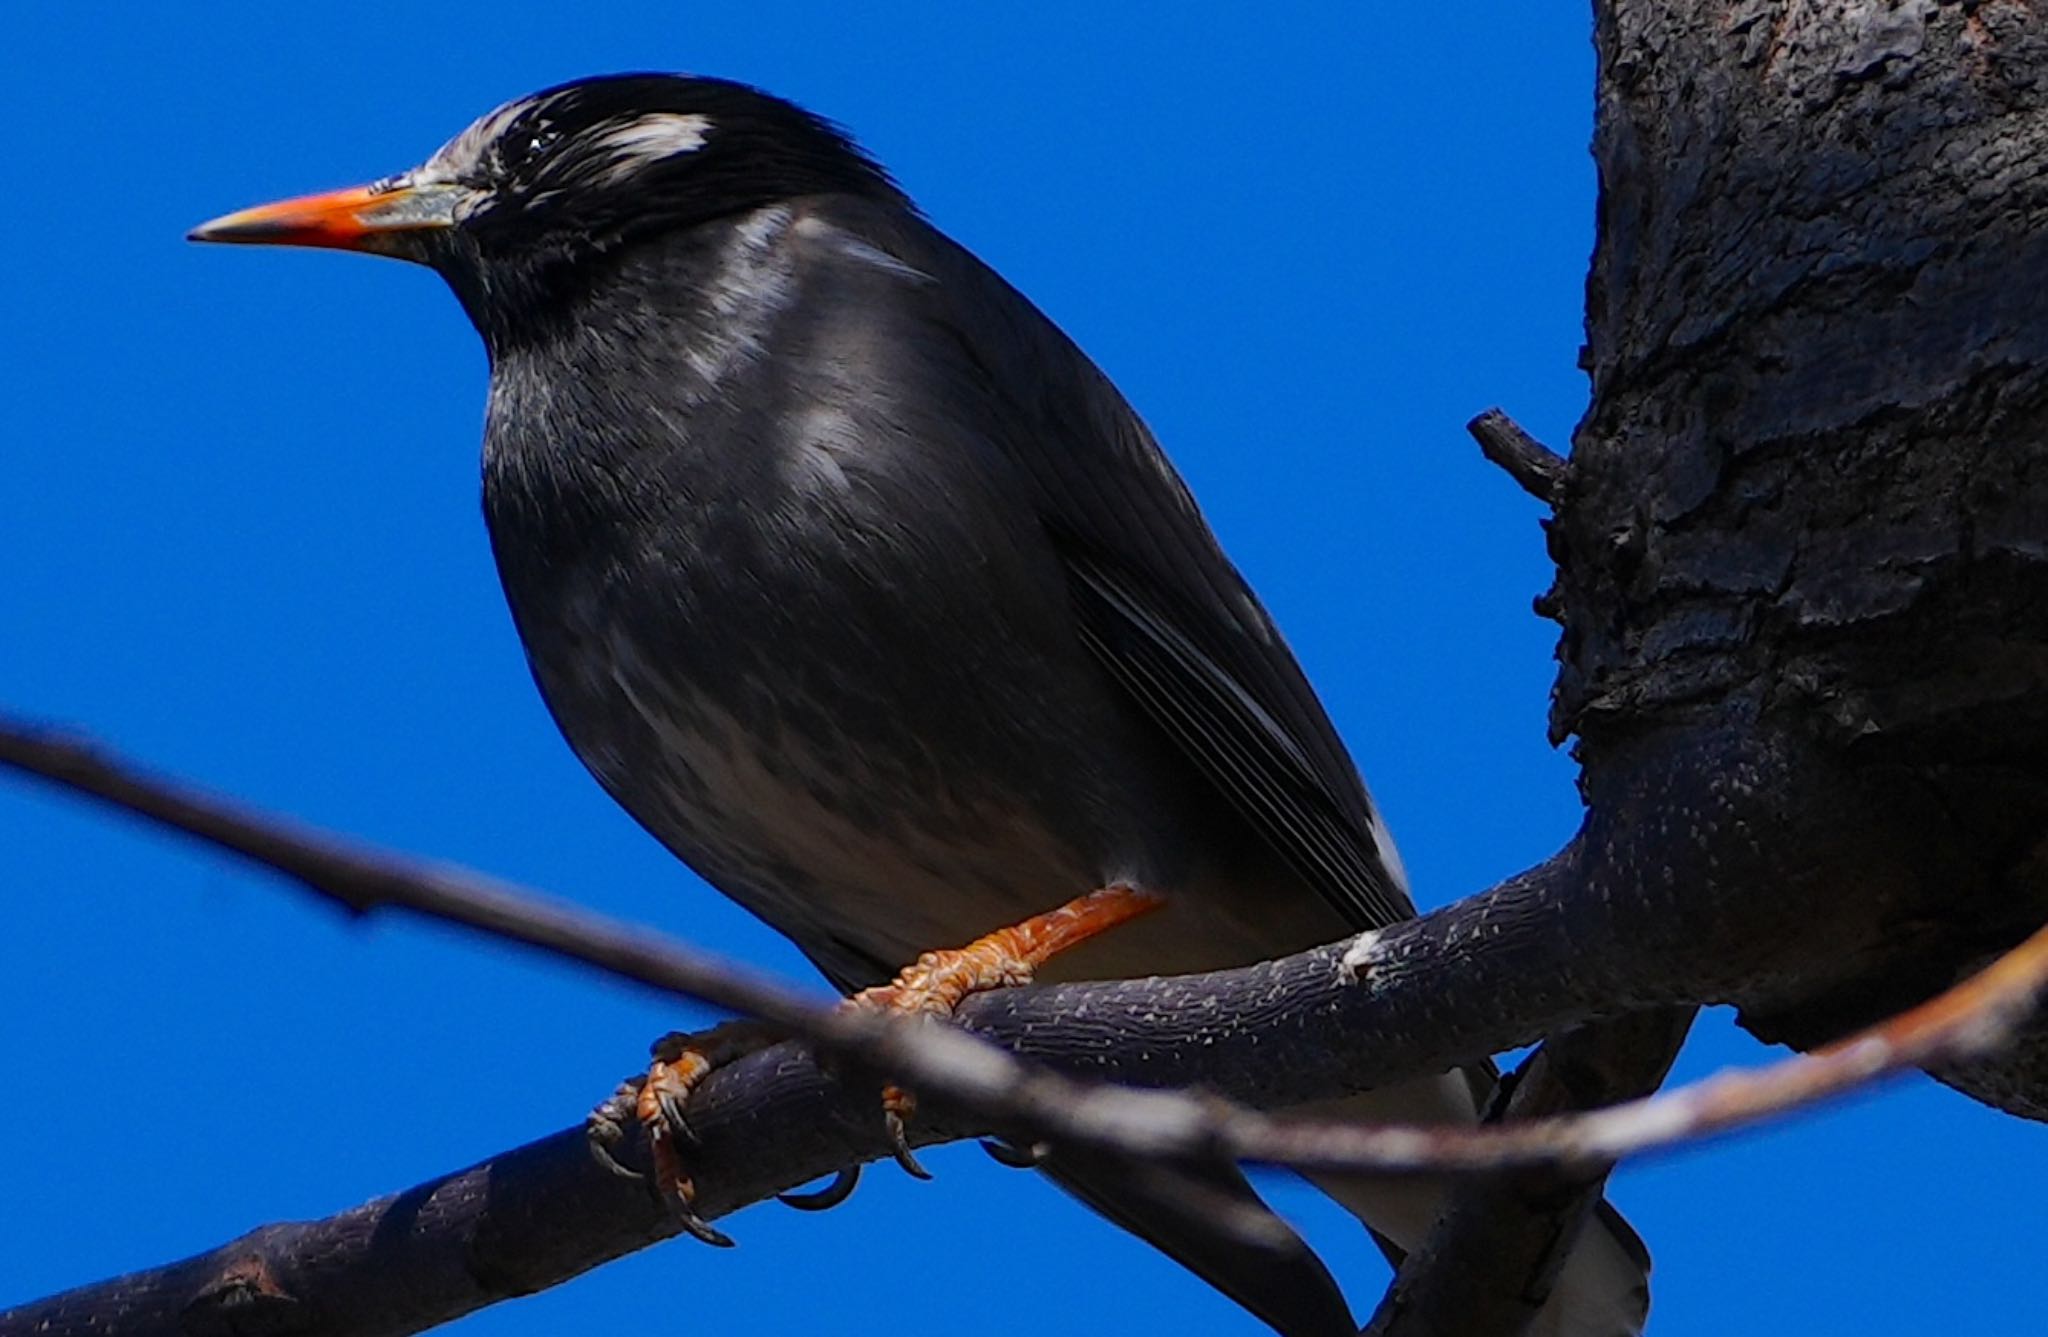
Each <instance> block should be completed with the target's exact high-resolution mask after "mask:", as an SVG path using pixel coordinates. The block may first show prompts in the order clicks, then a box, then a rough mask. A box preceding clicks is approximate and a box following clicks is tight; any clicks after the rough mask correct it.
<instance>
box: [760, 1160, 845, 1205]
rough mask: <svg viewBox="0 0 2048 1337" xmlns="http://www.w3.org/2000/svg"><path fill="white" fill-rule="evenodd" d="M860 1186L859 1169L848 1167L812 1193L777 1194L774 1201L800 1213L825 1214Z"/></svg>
mask: <svg viewBox="0 0 2048 1337" xmlns="http://www.w3.org/2000/svg"><path fill="white" fill-rule="evenodd" d="M859 1185H860V1167H859V1166H858V1165H849V1166H847V1167H846V1168H845V1169H844V1170H840V1171H838V1172H836V1173H835V1174H834V1175H833V1176H832V1182H831V1183H829V1184H827V1185H825V1187H823V1188H821V1189H819V1190H817V1191H816V1192H814V1193H778V1194H776V1195H775V1200H776V1201H777V1202H779V1203H781V1204H782V1205H783V1206H785V1207H794V1208H796V1209H797V1210H798V1211H800V1212H827V1211H830V1210H832V1209H833V1208H834V1207H837V1206H838V1205H839V1204H840V1203H842V1202H845V1201H846V1200H847V1199H848V1198H850V1197H852V1196H853V1190H854V1189H855V1188H857V1187H859Z"/></svg>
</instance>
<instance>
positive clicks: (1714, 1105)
mask: <svg viewBox="0 0 2048 1337" xmlns="http://www.w3.org/2000/svg"><path fill="white" fill-rule="evenodd" d="M0 764H8V765H12V766H15V767H17V768H18V769H21V770H24V771H27V772H29V773H32V774H35V775H40V776H43V777H45V778H48V779H53V780H56V781H58V782H59V783H61V784H64V785H66V786H68V787H70V788H73V789H75V790H78V791H79V792H82V793H86V794H90V795H92V796H94V797H96V798H100V799H102V800H104V801H106V802H109V803H112V804H114V805H116V806H118V807H121V808H125V809H127V810H129V811H131V812H135V813H138V814H140V815H142V816H145V817H149V818H151V819H152V820H155V821H157V822H159V823H161V824H163V825H165V826H169V827H171V828H173V829H175V830H178V831H182V832H185V833H187V834H190V835H195V836H198V837H199V838H201V839H203V840H206V841H209V842H211V843H213V844H215V845H218V846H220V847H222V848H224V849H229V850H232V851H234V852H235V853H238V854H241V855H243V856H245V857H247V858H251V859H254V860H256V861H258V862H260V863H263V864H266V865H268V866H269V867H272V868H275V869H277V870H278V871H281V872H284V873H287V874H289V875H290V876H292V877H294V878H295V879H297V880H299V881H300V882H302V883H304V884H305V885H307V886H309V887H312V888H313V889H314V890H316V891H318V892H320V893H321V894H323V895H326V896H330V897H333V898H334V899H337V900H340V901H342V902H343V903H345V904H347V905H349V906H350V907H352V908H355V909H358V910H367V909H371V908H375V907H379V906H387V905H388V906H393V907H400V908H404V909H409V910H413V911H416V912H418V913H420V914H424V915H428V916H431V917H433V918H438V919H444V920H448V921H451V922H454V923H458V924H463V925H466V926H468V927H472V928H476V929H480V930H482V931H484V932H487V933H490V934H492V935H494V936H497V937H500V938H505V939H509V940H512V941H516V942H521V943H525V944H527V945H529V946H533V947H538V948H540V949H541V950H543V951H546V952H549V953H551V954H553V955H556V956H560V957H565V958H567V959H570V960H574V961H579V962H582V963H584V964H588V965H594V966H597V967H599V968H601V969H604V970H608V971H610V972H612V973H613V974H616V975H619V976H621V977H623V978H626V979H629V980H633V981H635V982H638V983H641V984H645V985H649V986H651V987H654V988H657V989H663V990H667V991H669V992H672V993H676V994H679V995H682V996H685V997H691V998H696V999H700V1000H703V1001H706V1002H711V1003H715V1004H718V1005H721V1006H726V1007H731V1008H735V1009H737V1010H740V1011H744V1012H747V1013H750V1014H751V1015H754V1016H758V1017H761V1018H763V1019H765V1020H769V1021H773V1022H776V1023H778V1024H781V1025H785V1026H788V1027H789V1028H790V1029H791V1030H793V1031H794V1032H796V1033H797V1034H799V1035H801V1036H803V1037H804V1038H806V1039H808V1040H810V1041H812V1042H814V1043H817V1044H819V1045H821V1046H823V1047H825V1048H827V1049H830V1050H832V1051H835V1052H838V1053H841V1054H844V1055H846V1056H848V1057H850V1058H852V1059H854V1060H856V1061H858V1062H861V1063H863V1064H866V1065H868V1066H871V1067H873V1068H874V1069H876V1070H878V1071H886V1072H890V1073H893V1074H896V1075H898V1076H899V1077H900V1078H901V1079H902V1080H903V1081H905V1082H906V1084H909V1085H914V1086H917V1087H919V1088H920V1089H921V1090H923V1091H924V1092H926V1093H928V1094H929V1095H931V1096H933V1097H938V1098H942V1099H945V1100H948V1101H951V1102H953V1103H955V1104H958V1105H959V1106H961V1107H962V1109H963V1110H964V1111H966V1112H968V1113H970V1114H973V1115H975V1116H978V1117H981V1118H983V1119H986V1120H987V1121H988V1122H989V1125H990V1126H991V1127H1000V1128H1002V1129H1004V1130H1005V1131H1011V1132H1015V1131H1024V1132H1029V1133H1030V1134H1032V1135H1034V1136H1038V1137H1043V1138H1045V1139H1047V1140H1049V1141H1054V1142H1058V1141H1068V1142H1073V1143H1079V1144H1081V1145H1085V1146H1091V1147H1095V1148H1097V1149H1098V1150H1101V1151H1104V1152H1111V1153H1117V1154H1122V1155H1126V1156H1131V1157H1134V1158H1138V1159H1152V1158H1184V1159H1190V1160H1199V1159H1202V1158H1204V1157H1222V1158H1226V1159H1230V1160H1248V1161H1258V1162H1264V1163H1269V1164H1274V1165H1283V1166H1291V1167H1294V1168H1297V1169H1305V1170H1324V1171H1342V1172H1347V1173H1355V1174H1381V1175H1395V1176H1407V1175H1438V1174H1487V1173H1493V1172H1497V1171H1501V1170H1508V1169H1529V1168H1538V1167H1552V1168H1557V1169H1560V1170H1567V1171H1593V1170H1597V1169H1598V1168H1600V1167H1604V1166H1608V1165H1612V1164H1614V1163H1616V1162H1617V1161H1620V1160H1623V1159H1625V1158H1627V1157H1630V1156H1634V1155H1638V1154H1641V1153H1643V1152H1647V1151H1652V1150H1657V1149H1662V1148H1668V1147H1671V1146H1675V1145H1677V1144H1679V1143H1683V1142H1690V1141H1695V1140H1698V1139H1701V1138H1704V1137H1707V1136H1710V1135H1713V1134H1717V1133H1722V1132H1726V1131H1729V1130H1732V1129H1734V1128H1737V1127H1740V1126H1742V1125H1745V1124H1749V1123H1754V1122H1757V1121H1758V1120H1761V1119H1763V1118H1766V1117H1769V1116H1772V1115H1776V1114H1781V1113H1785V1112H1788V1111H1791V1110H1794V1109H1799V1108H1803V1107H1805V1106H1809V1105H1813V1104H1816V1103H1818V1102H1820V1101H1823V1100H1827V1099H1830V1098H1832V1097H1835V1096H1839V1095H1841V1094H1844V1093H1846V1092H1848V1091H1851V1090H1853V1089H1855V1088H1857V1087H1860V1086H1864V1085H1868V1084H1870V1083H1872V1082H1875V1081H1877V1080H1878V1079H1879V1078H1882V1077H1885V1076H1888V1075H1891V1074H1893V1073H1898V1072H1902V1071H1905V1070H1907V1069H1910V1068H1915V1067H1920V1066H1923V1065H1926V1064H1928V1063H1933V1062H1938V1061H1943V1060H1952V1059H1956V1058H1964V1057H1968V1056H1971V1055H1974V1054H1979V1053H1983V1052H1985V1051H1987V1050H1988V1049H1990V1048H1992V1047H1993V1046H1995V1045H1996V1044H1997V1043H1998V1042H1999V1041H2000V1040H2002V1039H2003V1037H2004V1036H2005V1035H2006V1034H2008V1033H2009V1031H2010V1029H2011V1028H2012V1027H2013V1026H2015V1025H2016V1024H2018V1022H2019V1021H2020V1020H2022V1019H2024V1018H2025V1017H2026V1016H2027V1015H2028V1014H2029V1013H2030V1012H2031V1011H2032V1009H2033V1007H2034V1004H2035V1000H2036V998H2037V996H2038V994H2039V993H2040V991H2041V990H2042V988H2043V987H2044V984H2048V929H2043V930H2042V931H2041V932H2039V933H2037V934H2035V936H2034V937H2032V938H2029V939H2028V940H2027V941H2026V942H2024V943H2022V944H2021V945H2020V946H2018V947H2016V948H2014V949H2013V950H2012V951H2011V952H2009V953H2007V954H2006V955H2005V956H2003V957H2001V958H1999V960H1997V961H1995V962H1994V963H1992V964H1991V965H1990V966H1989V967H1987V968H1986V969H1985V970H1984V971H1982V972H1981V973H1980V974H1978V975H1976V976H1975V977H1973V978H1971V979H1969V980H1967V981H1965V982H1964V983H1962V984H1959V985H1957V986H1956V987H1955V988H1953V989H1951V990H1949V991H1948V992H1947V993H1945V994H1942V995H1941V996H1940V997H1938V998H1935V999H1933V1000H1931V1001H1929V1002H1927V1003H1923V1004H1921V1005H1920V1006H1919V1007H1916V1008H1914V1009H1912V1010H1911V1011H1909V1012H1906V1013H1903V1014H1901V1015H1899V1016H1897V1017H1894V1018H1892V1019H1890V1020H1889V1021H1886V1022H1884V1023H1881V1024H1880V1025H1877V1026H1874V1027H1871V1028H1870V1029H1868V1030H1866V1031H1863V1032H1861V1033H1859V1034H1857V1035H1855V1036H1851V1037H1850V1038H1848V1039H1846V1040H1842V1041H1839V1042H1837V1043H1835V1044H1832V1045H1829V1046H1827V1047H1826V1048H1824V1049H1819V1050H1816V1051H1814V1052H1813V1053H1811V1054H1807V1055H1802V1056H1799V1057H1795V1058H1791V1059H1787V1060H1784V1061H1783V1062H1780V1063H1777V1064H1775V1065H1772V1066H1771V1067H1768V1068H1764V1069H1760V1070H1757V1071H1754V1072H1735V1073H1724V1074H1721V1075H1719V1076H1716V1077H1712V1078H1709V1079H1707V1080H1705V1081H1702V1082H1697V1083H1694V1084H1693V1085H1691V1086H1687V1087H1684V1088H1682V1089H1680V1090H1677V1091H1673V1092H1669V1093H1667V1094H1664V1095H1661V1096H1655V1097H1652V1098H1649V1099H1646V1100H1639V1101H1634V1102H1631V1103H1629V1104H1625V1105H1617V1106H1614V1107H1612V1108H1609V1109H1604V1110H1598V1111H1594V1112H1591V1113H1586V1114H1575V1115H1559V1116H1553V1117H1549V1118H1543V1119H1535V1120H1530V1121H1527V1122H1523V1123H1515V1124H1507V1125H1499V1126H1491V1127H1479V1128H1460V1127H1456V1126H1441V1125H1438V1126H1422V1127H1405V1126H1399V1125H1384V1126H1377V1127H1365V1126H1360V1125H1356V1124H1349V1123H1342V1122H1332V1121H1327V1120H1307V1119H1290V1118H1286V1117H1284V1116H1282V1117H1274V1116H1269V1115H1266V1114H1262V1113H1258V1112H1255V1111H1253V1110H1250V1109H1247V1108H1244V1107H1241V1106H1238V1105H1235V1104H1231V1103H1229V1102H1227V1101H1223V1100H1219V1099H1216V1098H1213V1097H1208V1096H1202V1097H1197V1096H1193V1095H1187V1094H1183V1093H1179V1092H1173V1091H1159V1090H1138V1089H1132V1088H1127V1087H1120V1086H1115V1085H1111V1084H1108V1083H1102V1082H1086V1081H1077V1080H1074V1079H1072V1078H1069V1077H1064V1076H1062V1075H1060V1074H1058V1073H1055V1072H1052V1071H1050V1070H1047V1069H1045V1068H1042V1067H1039V1066H1037V1065H1035V1064H1025V1063H1020V1062H1018V1061H1017V1060H1016V1059H1014V1058H1012V1057H1011V1056H1010V1055H1008V1054H1006V1053H1004V1052H1002V1051H1001V1050H998V1049H996V1048H994V1047H992V1046H990V1045H988V1044H985V1043H982V1042H980V1041H977V1040H975V1039H974V1038H972V1037H971V1036H969V1035H967V1034H966V1033H965V1032H964V1031H962V1030H959V1029H956V1028H952V1027H935V1026H920V1025H911V1024H900V1022H899V1019H897V1018H893V1017H887V1016H884V1015H881V1014H878V1013H871V1012H859V1011H844V1010H838V1009H833V1008H830V1007H821V1006H818V1005H816V1004H812V1003H809V1002H806V1001H804V1000H802V999H801V998H800V997H798V996H797V995H795V994H794V993H792V992H790V991H788V990H785V989H783V988H781V987H779V986H775V985H771V984H766V983H763V982H760V981H757V980H754V979H752V978H750V977H748V976H747V975H746V974H745V972H743V971H740V970H738V969H737V968H734V967H730V966H726V965H723V964H721V963H716V962H713V961H712V960H710V959H709V958H708V957H705V956H703V955H701V954H699V953H696V952H693V951H691V950H689V949H687V948H684V947H682V946H680V945H678V944H675V943H672V942H670V941H668V940H666V939H663V938H661V937H659V936H657V935H654V934H652V933H650V932H648V931H646V930H644V929H639V928H632V929H628V928H627V927H626V926H624V925H622V924H617V923H614V922H612V921H609V920H606V919H604V918H602V917H600V916H596V915H591V914H586V913H584V912H580V911H577V910H574V909H571V908H569V907H566V906H563V905H560V904H559V903H554V902H549V901H547V900H545V899H543V898H541V897H539V896H537V895H534V894H532V893H527V892H522V891H520V890H519V889H517V888H514V887H511V886H509V885H507V884H504V883H497V882H491V881H488V880H486V879H482V878H479V877H476V876H474V875H471V874H468V873H466V872H464V871H461V870H458V869H455V868H452V867H449V866H446V865H433V864H427V863H423V862H419V861H414V860H406V859H401V858H397V857H394V856H390V855H386V854H382V853H380V852H374V851H371V850H368V849H367V848H364V847H362V846H358V845H353V844H351V843H349V842H346V841H343V840H340V839H338V838H336V837H333V836H330V835H327V834H325V833H321V832H316V831H313V830H311V829H310V828H305V827H300V826H296V825H293V824H287V823H283V822H280V821H278V820H276V819H274V818H269V817H264V816H260V815H258V814H256V813H254V812H253V811H251V810H249V809H246V808H243V807H241V806H239V805H235V804H231V803H228V802H225V801H222V800H218V799H213V798H209V797H203V796H201V795H198V794H197V793H195V792H193V791H191V790H188V789H185V788H183V787H180V786H174V785H171V784H168V783H166V782H164V781H160V780H155V779H150V778H146V777H144V776H142V775H140V774H139V773H137V772H136V771H134V770H133V769H132V768H130V767H128V766H126V765H124V764H122V763H119V762H116V761H114V760H113V759H111V758H110V757H107V756H106V755H104V754H102V753H100V752H98V751H96V750H94V749H93V748H90V747H88V746H86V745H84V744H82V743H79V742H77V741H75V740H71V739H65V738H61V737H58V736H56V735H54V734H51V733H49V732H47V731H39V730H35V729H30V728H24V727H22V726H19V725H17V724H14V723H12V722H9V721H7V720H5V719H4V718H0ZM1387 935H1388V931H1386V930H1382V931H1381V932H1380V933H1379V934H1377V935H1368V936H1367V937H1366V938H1363V939H1360V940H1359V942H1358V943H1357V944H1355V945H1354V946H1353V947H1352V948H1351V949H1350V950H1349V951H1347V952H1346V954H1345V957H1344V964H1345V968H1346V969H1347V970H1350V971H1352V972H1355V973H1358V974H1362V975H1366V976H1370V975H1371V974H1372V972H1373V968H1374V961H1375V958H1376V956H1377V955H1378V953H1379V952H1380V951H1381V950H1382V949H1383V948H1384V945H1385V943H1386V941H1387ZM1326 950H1327V949H1320V948H1319V949H1315V951H1316V952H1324V951H1326ZM1313 954H1314V953H1304V954H1303V956H1304V957H1307V956H1310V955H1313ZM1227 973H1229V972H1219V974H1218V978H1220V977H1221V976H1222V975H1224V974H1227ZM1196 978H1199V977H1190V979H1189V981H1187V982H1193V980H1194V979H1196ZM1333 1094H1334V1093H1333Z"/></svg>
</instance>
